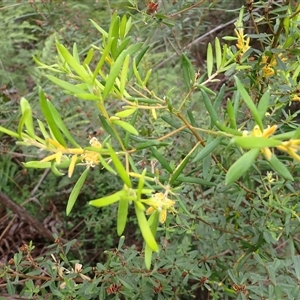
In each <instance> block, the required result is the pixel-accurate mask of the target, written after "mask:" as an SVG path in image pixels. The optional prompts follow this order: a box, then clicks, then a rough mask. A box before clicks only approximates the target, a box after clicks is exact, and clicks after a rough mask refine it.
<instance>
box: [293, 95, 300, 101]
mask: <svg viewBox="0 0 300 300" xmlns="http://www.w3.org/2000/svg"><path fill="white" fill-rule="evenodd" d="M292 100H293V101H300V97H299V96H298V95H296V94H295V95H294V97H293V99H292Z"/></svg>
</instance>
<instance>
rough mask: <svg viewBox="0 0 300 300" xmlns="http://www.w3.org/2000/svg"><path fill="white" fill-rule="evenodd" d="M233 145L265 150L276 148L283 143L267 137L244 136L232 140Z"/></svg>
mask: <svg viewBox="0 0 300 300" xmlns="http://www.w3.org/2000/svg"><path fill="white" fill-rule="evenodd" d="M232 141H233V143H235V144H237V145H239V146H240V147H242V148H247V149H252V148H264V147H276V146H279V145H281V143H282V142H280V141H278V140H274V139H271V138H265V137H254V136H245V137H244V136H243V137H234V138H233V139H232Z"/></svg>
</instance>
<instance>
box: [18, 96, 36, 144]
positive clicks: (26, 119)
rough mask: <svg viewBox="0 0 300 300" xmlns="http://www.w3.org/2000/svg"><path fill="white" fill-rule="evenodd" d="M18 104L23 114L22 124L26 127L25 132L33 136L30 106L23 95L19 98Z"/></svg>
mask: <svg viewBox="0 0 300 300" xmlns="http://www.w3.org/2000/svg"><path fill="white" fill-rule="evenodd" d="M20 106H21V111H22V115H25V116H24V124H25V127H26V129H27V132H28V134H29V136H30V137H32V138H35V134H34V127H33V119H32V110H31V106H30V104H29V102H28V101H27V100H26V99H25V98H23V97H22V98H21V100H20Z"/></svg>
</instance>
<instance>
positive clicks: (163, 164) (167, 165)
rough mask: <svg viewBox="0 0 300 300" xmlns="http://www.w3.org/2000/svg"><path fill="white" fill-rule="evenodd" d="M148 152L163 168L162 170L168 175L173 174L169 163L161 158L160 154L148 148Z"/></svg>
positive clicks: (152, 148)
mask: <svg viewBox="0 0 300 300" xmlns="http://www.w3.org/2000/svg"><path fill="white" fill-rule="evenodd" d="M150 150H151V152H152V154H153V156H154V157H155V158H156V159H157V160H158V162H159V163H160V164H161V165H162V167H164V169H165V170H166V171H167V172H169V173H170V174H172V173H173V170H172V168H171V167H170V165H169V163H168V162H167V160H166V159H165V158H164V157H163V156H162V154H161V153H160V152H159V151H157V150H156V149H155V148H154V147H150Z"/></svg>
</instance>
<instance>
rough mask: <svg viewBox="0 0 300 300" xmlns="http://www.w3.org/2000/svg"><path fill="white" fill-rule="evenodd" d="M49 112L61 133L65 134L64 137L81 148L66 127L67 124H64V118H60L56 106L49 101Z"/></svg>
mask: <svg viewBox="0 0 300 300" xmlns="http://www.w3.org/2000/svg"><path fill="white" fill-rule="evenodd" d="M48 107H49V110H50V112H51V114H52V116H53V118H54V120H55V122H56V124H57V126H58V128H59V129H60V130H61V132H62V133H63V134H64V136H65V137H66V138H67V139H68V141H69V142H70V143H71V144H72V145H73V146H74V147H77V148H80V146H79V145H78V144H77V143H76V141H75V140H74V138H73V137H72V135H71V134H70V132H69V130H68V128H67V127H66V125H65V123H64V122H63V120H62V118H61V117H60V114H59V112H58V111H57V109H56V108H55V106H54V105H53V104H52V103H51V102H50V101H49V102H48Z"/></svg>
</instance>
